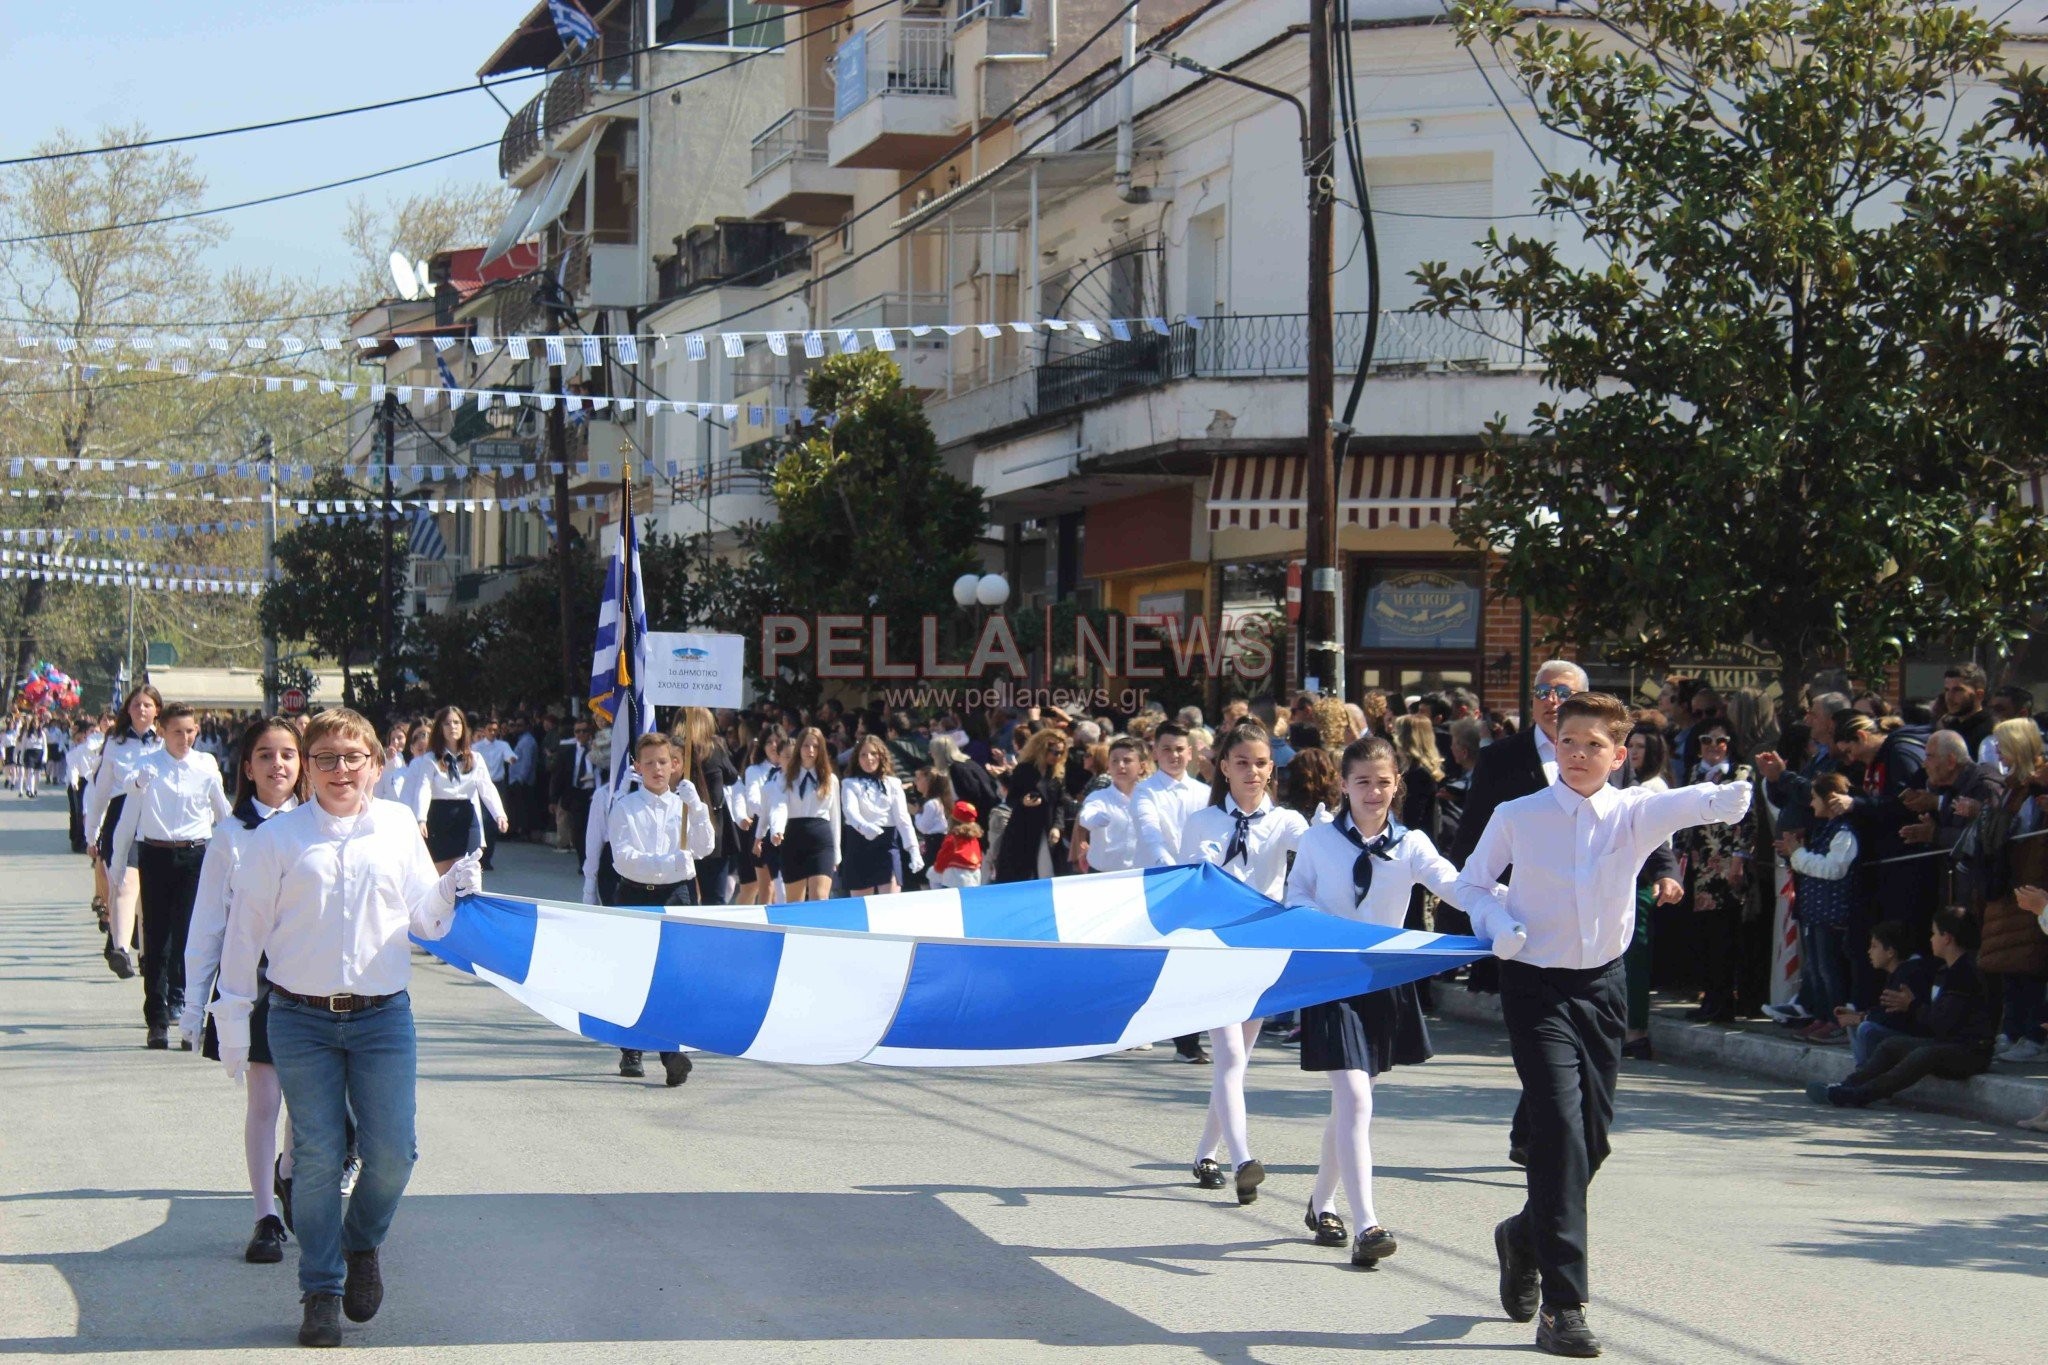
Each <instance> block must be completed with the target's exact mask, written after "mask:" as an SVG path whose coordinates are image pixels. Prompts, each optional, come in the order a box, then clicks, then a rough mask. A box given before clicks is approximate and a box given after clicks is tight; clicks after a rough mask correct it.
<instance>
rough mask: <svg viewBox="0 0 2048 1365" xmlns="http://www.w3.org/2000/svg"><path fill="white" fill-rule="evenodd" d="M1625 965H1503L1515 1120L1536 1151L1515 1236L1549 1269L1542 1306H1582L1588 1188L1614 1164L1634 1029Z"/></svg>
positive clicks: (1617, 962) (1502, 1001)
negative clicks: (1620, 1095) (1517, 1091)
mask: <svg viewBox="0 0 2048 1365" xmlns="http://www.w3.org/2000/svg"><path fill="white" fill-rule="evenodd" d="M1627 994H1628V993H1627V980H1626V975H1625V973H1624V972H1623V970H1622V964H1621V959H1619V958H1616V959H1615V960H1614V961H1612V962H1610V963H1608V964H1607V965H1606V966H1604V967H1594V968H1590V969H1587V970H1583V971H1580V970H1575V969H1572V968H1565V967H1532V966H1529V965H1527V964H1524V963H1520V962H1514V961H1508V962H1503V963H1501V964H1500V1004H1501V1013H1502V1015H1503V1016H1504V1017H1505V1019H1506V1020H1507V1026H1508V1050H1509V1052H1510V1053H1511V1054H1512V1055H1513V1057H1514V1060H1515V1074H1516V1075H1517V1076H1519V1077H1520V1078H1521V1081H1522V1103H1521V1107H1520V1108H1519V1109H1518V1110H1517V1116H1518V1118H1519V1120H1520V1122H1521V1124H1522V1126H1523V1128H1524V1130H1525V1132H1526V1137H1527V1145H1528V1150H1529V1168H1528V1181H1529V1197H1528V1202H1527V1203H1525V1204H1524V1205H1523V1207H1522V1212H1521V1213H1520V1214H1519V1215H1518V1216H1517V1217H1516V1218H1515V1220H1514V1227H1513V1229H1512V1235H1513V1236H1514V1237H1515V1239H1516V1240H1517V1241H1518V1242H1519V1243H1520V1244H1521V1245H1522V1246H1523V1247H1525V1248H1527V1249H1528V1250H1530V1251H1531V1252H1533V1253H1534V1255H1535V1257H1536V1262H1537V1264H1538V1265H1539V1266H1541V1267H1542V1269H1543V1302H1544V1303H1545V1304H1546V1305H1548V1306H1551V1307H1567V1306H1570V1305H1573V1304H1583V1303H1585V1302H1587V1300H1588V1298H1589V1297H1590V1291H1589V1289H1588V1286H1587V1279H1586V1187H1587V1186H1588V1185H1589V1184H1591V1183H1592V1180H1593V1174H1594V1172H1596V1171H1598V1170H1599V1169H1600V1163H1601V1162H1603V1161H1605V1160H1606V1159H1607V1153H1608V1150H1609V1147H1608V1139H1607V1135H1608V1130H1609V1129H1610V1128H1611V1127H1612V1126H1613V1123H1614V1086H1615V1082H1616V1080H1617V1079H1618V1078H1619V1077H1620V1074H1621V1043H1622V1037H1623V1034H1624V1032H1625V1027H1626V1022H1627V1011H1628V1005H1627Z"/></svg>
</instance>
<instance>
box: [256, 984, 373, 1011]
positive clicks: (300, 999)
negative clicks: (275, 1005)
mask: <svg viewBox="0 0 2048 1365" xmlns="http://www.w3.org/2000/svg"><path fill="white" fill-rule="evenodd" d="M270 993H271V994H272V995H281V996H283V997H284V998H285V999H287V1000H291V1001H296V1002H297V1003H298V1004H301V1005H309V1006H311V1007H312V1008H314V1009H316V1010H326V1011H328V1012H329V1013H330V1014H354V1013H356V1012H357V1011H359V1010H366V1009H369V1008H370V1007H371V1006H373V1005H381V1004H383V1003H384V1002H385V1001H386V1000H396V999H397V998H398V994H397V993H396V992H393V993H392V994H390V995H300V994H299V993H298V992H297V991H288V990H286V989H285V988H284V987H282V986H280V985H278V984H276V983H275V982H272V983H271V987H270Z"/></svg>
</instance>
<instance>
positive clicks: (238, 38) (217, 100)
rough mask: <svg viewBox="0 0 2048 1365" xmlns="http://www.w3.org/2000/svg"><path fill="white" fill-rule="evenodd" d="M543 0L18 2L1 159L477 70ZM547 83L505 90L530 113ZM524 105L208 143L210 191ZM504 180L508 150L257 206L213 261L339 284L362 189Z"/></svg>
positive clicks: (444, 147)
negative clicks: (110, 131)
mask: <svg viewBox="0 0 2048 1365" xmlns="http://www.w3.org/2000/svg"><path fill="white" fill-rule="evenodd" d="M531 6H532V0H413V3H397V2H396V0H260V2H259V0H207V2H206V3H198V2H197V0H171V3H165V0H88V3H85V4H78V5H71V4H31V3H26V2H24V3H16V4H8V5H6V7H5V8H6V10H7V21H6V23H5V24H0V70H4V71H5V72H6V73H7V79H6V80H5V81H0V156H20V155H23V154H26V153H28V152H29V151H31V150H32V149H33V148H34V147H35V146H36V144H38V143H40V142H42V141H43V140H44V139H45V138H47V137H49V136H50V135H52V134H54V133H55V132H57V131H58V130H59V129H60V128H68V129H70V130H71V131H73V132H74V133H78V134H81V135H84V136H86V137H88V138H90V135H91V134H92V133H94V132H95V131H96V130H97V129H98V128H100V127H101V126H103V125H104V124H107V123H110V122H128V121H139V122H141V123H143V124H144V125H146V126H147V128H148V129H149V131H150V133H151V134H152V135H154V136H159V137H161V136H167V135H172V134H178V133H189V132H202V131H206V130H209V129H213V128H222V127H229V126H232V125H235V124H241V123H252V122H259V121H262V120H264V119H271V118H279V117H286V116H290V115H295V114H308V113H317V112H320V111H322V110H326V109H333V108H341V107H344V106H348V105H355V104H367V103H371V102H374V101H376V100H381V99H390V98H393V97H396V96H401V95H412V94H419V93H423V92H426V91H431V90H441V89H447V88H451V87H454V86H460V85H464V84H473V83H474V82H475V79H476V70H477V68H478V67H479V66H481V65H482V64H483V61H484V59H485V58H486V57H487V56H489V55H490V53H491V51H492V49H494V48H495V47H496V46H497V45H498V43H499V42H500V41H501V40H502V39H503V38H504V37H505V36H506V35H507V34H509V33H510V32H511V31H512V27H513V25H514V24H516V23H518V21H519V20H520V19H521V18H522V17H524V15H525V14H526V12H527V11H528V10H529V9H530V8H531ZM538 88H539V87H538V84H537V83H535V84H527V83H520V84H517V85H509V86H504V87H501V88H500V89H499V90H498V92H497V93H498V97H499V98H500V99H503V100H504V101H505V103H506V104H508V105H510V106H511V107H512V108H514V109H516V108H518V107H519V106H520V105H521V104H523V103H524V102H525V101H526V100H527V99H529V98H531V96H532V93H533V91H534V90H536V89H538ZM505 122H506V115H505V113H504V111H503V110H501V109H500V108H499V107H498V106H497V104H495V103H493V102H492V99H491V96H490V95H489V94H487V93H485V92H483V91H481V90H475V91H471V92H468V93H465V94H461V95H454V96H450V97H448V98H446V99H442V100H435V101H432V102H429V103H426V104H419V105H413V106H409V107H407V108H403V109H396V110H389V111H385V112H380V113H374V114H358V115H354V116H351V117H348V118H341V119H333V120H329V121H327V122H325V123H316V124H309V125H305V126H301V127H297V128H284V129H279V130H276V131H274V132H264V133H248V134H243V135H240V136H237V137H228V138H216V139H214V140H212V141H208V142H200V143H195V144H191V145H189V146H187V147H185V148H183V149H182V150H184V151H186V152H188V153H190V154H191V155H192V157H193V158H194V161H195V163H196V165H197V169H198V170H199V172H200V173H201V174H203V175H204V176H205V177H206V180H207V182H208V189H207V195H206V203H207V204H208V205H212V204H224V203H232V202H235V201H239V200H243V199H253V198H257V197H259V196H262V195H267V194H275V193H278V192H279V191H283V190H293V189H300V188H303V187H306V186H309V185H316V184H322V183H325V182H327V181H330V180H339V179H342V178H344V177H347V176H351V175H357V174H360V173H362V172H365V171H372V170H377V169H380V168H382V167H385V166H392V165H397V164H399V163H402V162H407V161H416V160H419V159H420V158H422V157H427V156H432V155H434V154H435V153H437V152H443V151H449V150H453V149H454V148H457V147H462V146H467V145H469V144H472V143H479V142H486V141H489V142H493V143H495V141H496V139H497V137H498V136H499V134H501V133H502V132H503V131H504V128H505ZM449 179H456V180H460V181H462V182H464V183H495V182H496V180H497V156H496V152H495V148H493V149H491V150H486V151H480V152H474V153H472V154H470V155H468V156H464V157H459V158H456V159H454V160H452V161H447V162H443V163H441V164H440V165H438V166H430V167H425V168H422V169H420V170H416V171H409V172H406V173H403V174H400V175H393V176H388V177H386V178H384V179H381V180H373V181H370V182H368V183H367V184H364V185H360V186H353V187H350V188H348V189H341V190H330V191H327V192H325V193H322V194H315V195H308V196H305V197H303V198H299V199H292V200H287V201H285V202H284V203H281V204H271V205H265V206H263V207H260V208H252V209H243V210H241V211H239V212H236V213H229V214H225V215H222V216H221V217H220V218H219V219H217V220H216V221H217V222H220V223H222V224H225V225H226V226H228V227H229V228H231V229H232V233H233V235H232V236H230V237H229V238H228V240H227V242H226V244H225V245H224V246H222V247H220V248H217V249H216V251H215V252H214V255H213V258H212V260H211V261H210V264H212V265H214V266H215V267H216V268H220V267H225V266H229V265H240V266H243V267H247V268H253V269H258V270H261V269H270V270H274V271H277V272H280V273H284V274H291V275H298V276H316V277H318V278H320V279H323V280H326V281H330V282H332V281H335V280H338V279H340V278H341V277H342V276H343V275H344V274H346V272H347V269H348V263H347V260H346V248H345V247H344V246H343V245H342V241H341V236H340V228H341V223H342V220H343V215H344V213H345V211H346V208H347V204H348V201H349V199H350V198H351V197H353V196H355V195H364V196H367V197H369V198H370V200H371V202H372V203H380V202H382V201H383V199H384V198H385V197H386V196H390V197H402V196H404V195H406V194H413V193H420V192H423V191H426V190H428V189H431V188H432V187H434V186H436V185H438V184H441V183H443V182H444V181H446V180H449Z"/></svg>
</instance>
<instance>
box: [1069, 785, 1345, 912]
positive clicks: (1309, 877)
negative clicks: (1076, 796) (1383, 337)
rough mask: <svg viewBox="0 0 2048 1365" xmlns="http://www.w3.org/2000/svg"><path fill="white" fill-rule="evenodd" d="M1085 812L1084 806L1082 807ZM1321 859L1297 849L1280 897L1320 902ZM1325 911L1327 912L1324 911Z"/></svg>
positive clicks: (1294, 902) (1295, 901)
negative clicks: (1317, 865) (1317, 873)
mask: <svg viewBox="0 0 2048 1365" xmlns="http://www.w3.org/2000/svg"><path fill="white" fill-rule="evenodd" d="M1083 811H1084V813H1085V811H1086V807H1083ZM1320 861H1321V860H1320V859H1319V858H1317V857H1315V856H1314V850H1312V849H1305V848H1304V849H1297V850H1295V855H1294V866H1293V867H1292V868H1290V869H1289V870H1288V873H1287V894H1286V895H1284V896H1282V897H1281V900H1283V901H1285V902H1286V903H1287V904H1289V905H1314V906H1318V907H1320V906H1321V904H1322V902H1321V899H1320V898H1319V897H1318V895H1317V891H1318V890H1319V887H1318V886H1317V881H1316V864H1317V863H1318V862H1320ZM1325 913H1327V912H1325Z"/></svg>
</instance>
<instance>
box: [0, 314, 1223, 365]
mask: <svg viewBox="0 0 2048 1365" xmlns="http://www.w3.org/2000/svg"><path fill="white" fill-rule="evenodd" d="M1178 321H1180V322H1182V323H1184V324H1185V325H1186V326H1188V327H1190V328H1193V329H1195V330H1197V331H1199V330H1200V329H1201V326H1202V320H1201V318H1199V317H1197V316H1195V315H1193V314H1188V315H1185V316H1183V317H1181V318H1180V319H1178ZM1140 330H1145V331H1150V332H1151V333H1152V334H1153V335H1155V336H1169V335H1171V334H1172V327H1171V325H1170V324H1169V323H1168V321H1167V319H1166V318H1165V317H1136V318H1107V319H1096V318H1040V319H1037V320H1035V321H1030V320H1019V321H1012V322H969V323H916V324H911V325H898V326H894V327H831V328H813V329H798V330H794V331H792V330H781V331H752V330H749V331H736V332H725V331H718V332H591V333H576V334H574V335H549V334H545V333H536V334H530V335H522V334H514V335H510V336H506V337H503V338H499V337H489V336H471V337H450V336H442V335H429V334H417V335H416V334H411V333H406V332H395V333H389V334H386V335H382V336H367V337H365V336H348V337H341V336H318V337H312V338H301V337H295V336H279V337H261V336H239V337H229V336H218V335H208V336H197V337H195V336H184V335H180V334H174V333H167V334H163V335H157V336H137V337H130V338H125V339H124V338H118V337H105V336H100V337H89V338H84V339H81V338H78V337H73V336H68V335H47V336H39V335H36V334H34V333H28V332H21V333H17V334H16V335H15V338H14V340H15V344H16V345H17V346H19V347H20V348H21V349H23V350H38V349H48V350H51V351H54V352H56V353H57V354H60V355H70V354H74V353H77V352H81V351H82V352H84V353H86V354H88V355H111V354H113V353H114V352H116V351H118V350H121V349H123V348H126V349H128V350H134V351H142V352H163V353H169V354H172V355H183V354H188V353H195V352H209V353H215V354H232V353H234V352H235V351H236V350H239V349H244V348H246V349H248V350H252V351H270V350H276V351H278V352H280V353H282V354H284V355H286V356H287V357H289V356H294V355H313V354H320V353H326V354H333V353H335V352H342V351H346V350H347V349H348V348H349V346H351V345H353V346H354V347H355V349H356V350H358V351H370V350H375V349H376V348H378V347H379V346H382V345H385V344H386V343H387V342H388V343H395V344H396V345H397V346H398V347H399V349H401V350H411V349H414V348H416V347H418V346H419V345H420V344H421V343H423V342H424V343H426V344H428V345H431V346H432V347H433V348H434V349H435V350H436V351H439V352H447V351H451V350H454V349H455V348H457V347H462V346H466V347H467V348H468V349H469V351H470V352H471V354H474V355H490V354H493V353H495V352H496V351H498V350H499V349H500V348H501V347H502V348H503V350H504V351H505V353H506V354H507V355H508V356H510V357H511V358H512V359H513V360H527V359H530V358H532V357H533V350H534V347H536V346H538V347H539V348H540V351H541V354H542V356H543V357H544V358H545V359H546V361H547V363H548V364H550V365H563V364H567V363H568V361H569V358H570V356H571V354H572V353H573V354H574V355H576V356H578V357H580V358H581V359H582V361H583V363H585V364H586V365H599V364H602V363H603V361H604V352H605V349H606V348H607V347H609V348H610V350H611V352H612V354H613V356H615V357H616V358H617V360H618V362H619V363H620V364H622V365H637V364H639V363H640V359H641V348H642V347H643V346H647V345H652V346H653V347H654V348H655V350H656V352H657V354H658V353H660V352H662V351H664V350H666V349H667V348H669V347H670V346H673V345H678V344H679V345H680V346H681V347H682V350H683V355H684V358H685V359H688V360H703V359H706V358H707V357H708V355H709V354H710V343H711V342H713V341H715V342H716V343H717V345H718V347H719V348H720V349H721V350H722V352H723V353H724V354H725V355H727V356H729V357H732V358H734V359H738V358H739V357H740V356H742V355H744V354H745V353H746V348H747V346H748V345H750V344H753V343H760V344H763V345H766V346H767V348H768V349H769V351H770V352H772V353H773V354H775V355H788V354H790V347H791V345H792V344H795V345H796V346H799V347H800V348H801V349H802V352H803V354H804V355H806V356H809V357H810V358H812V359H817V358H819V357H822V356H823V355H824V354H825V352H826V345H827V338H830V339H831V340H832V341H834V342H836V343H837V345H838V347H839V350H840V352H841V353H842V354H843V353H847V352H852V351H858V350H860V349H861V348H862V344H863V342H862V336H863V334H865V335H866V337H867V344H868V345H869V346H871V347H872V348H873V349H875V350H878V351H893V350H895V349H896V342H897V334H898V333H901V334H903V335H905V336H908V337H912V338H918V339H922V338H925V337H929V336H930V335H932V334H933V333H934V332H936V333H938V334H940V335H941V336H944V337H947V338H949V339H950V338H953V337H957V336H961V335H963V334H964V333H967V332H973V333H975V334H976V335H978V336H981V337H984V338H989V339H993V338H995V337H999V336H1002V335H1004V334H1005V333H1012V334H1018V335H1023V336H1034V335H1038V334H1040V333H1041V332H1050V333H1061V332H1067V331H1072V332H1074V333H1076V334H1077V335H1079V336H1080V337H1081V338H1082V339H1083V340H1084V341H1104V340H1110V341H1129V340H1131V339H1132V338H1133V336H1135V335H1136V334H1137V332H1139V331H1140Z"/></svg>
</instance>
